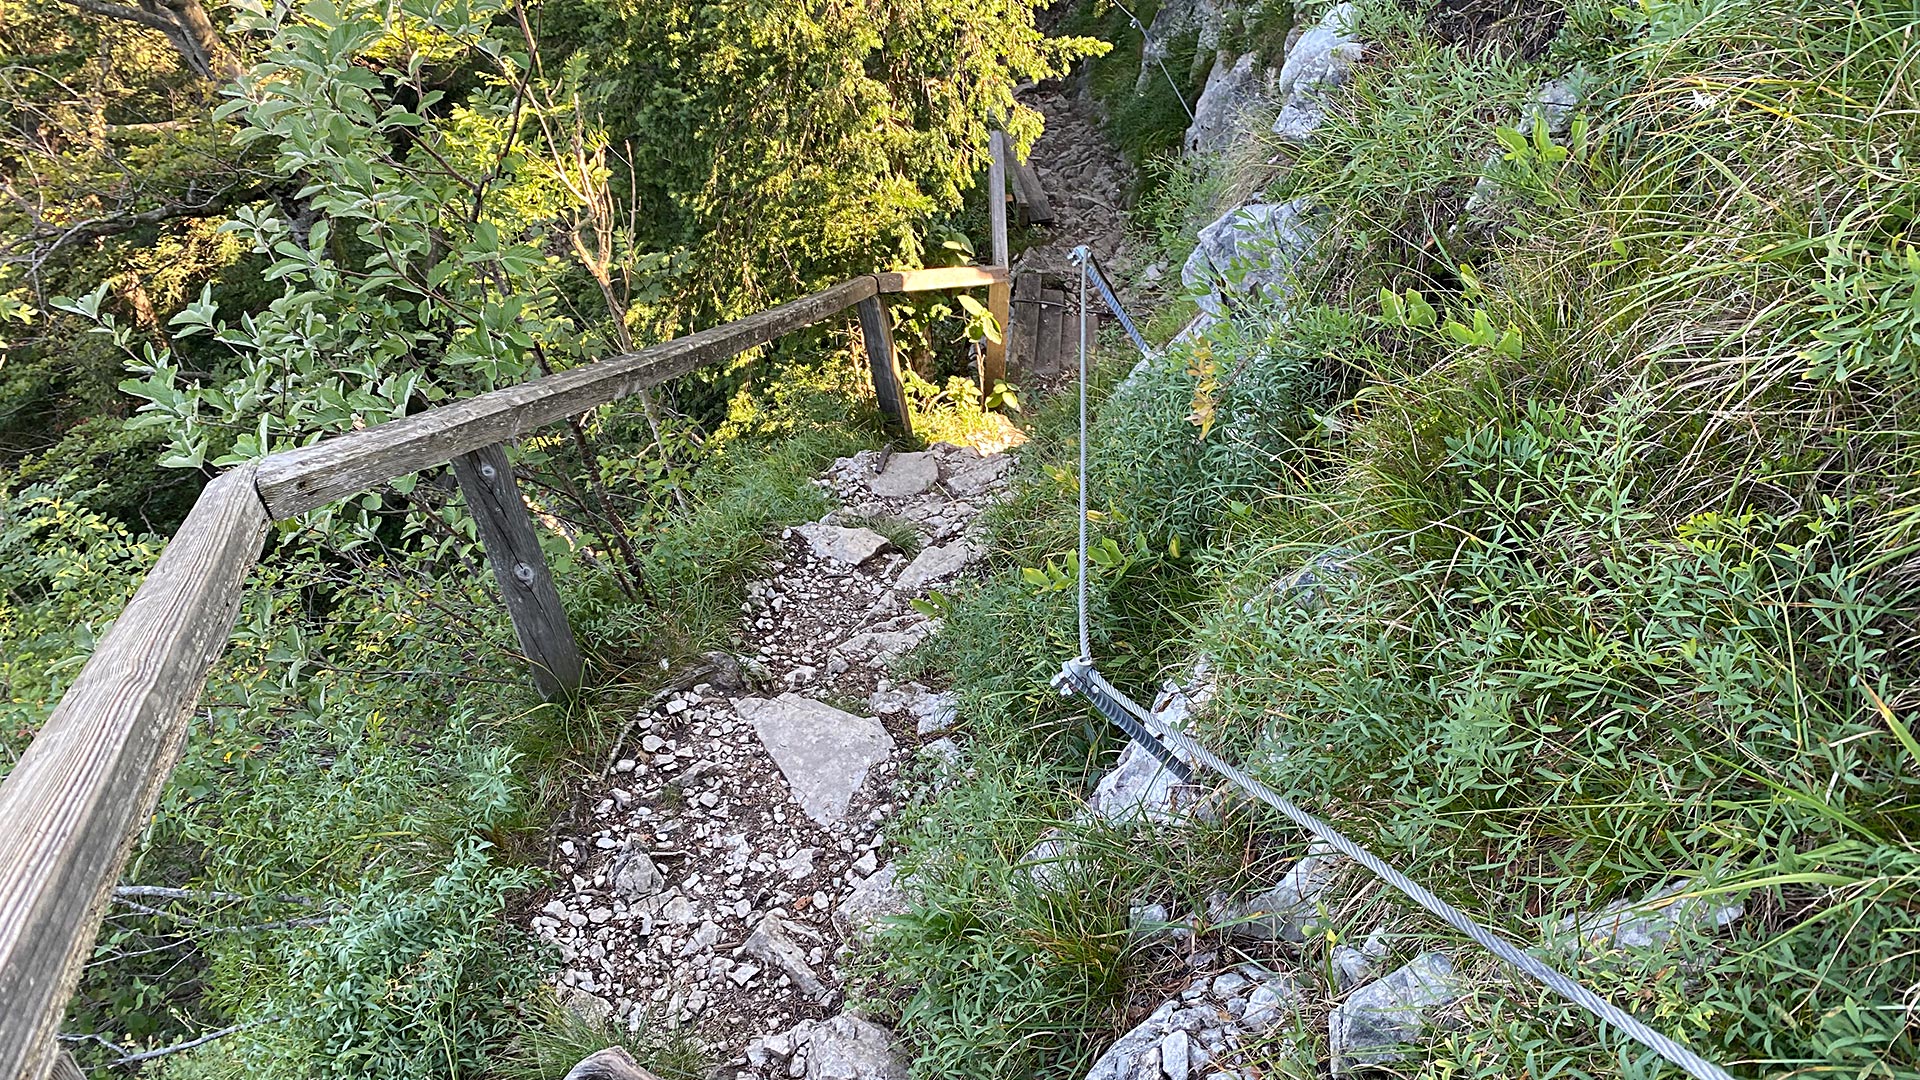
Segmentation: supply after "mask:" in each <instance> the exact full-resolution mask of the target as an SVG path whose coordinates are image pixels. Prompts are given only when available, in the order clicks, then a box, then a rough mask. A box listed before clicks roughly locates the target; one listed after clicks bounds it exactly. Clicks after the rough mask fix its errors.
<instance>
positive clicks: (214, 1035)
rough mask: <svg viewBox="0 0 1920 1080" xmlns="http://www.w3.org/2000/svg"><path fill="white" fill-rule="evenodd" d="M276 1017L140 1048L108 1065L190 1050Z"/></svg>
mask: <svg viewBox="0 0 1920 1080" xmlns="http://www.w3.org/2000/svg"><path fill="white" fill-rule="evenodd" d="M278 1019H280V1018H279V1017H277V1016H263V1017H261V1018H260V1019H258V1020H249V1021H247V1022H246V1023H244V1024H235V1025H233V1026H232V1027H224V1028H221V1029H220V1030H219V1031H209V1032H207V1033H206V1034H205V1035H202V1036H200V1037H199V1038H197V1039H188V1040H187V1041H186V1042H183V1043H174V1044H173V1045H172V1046H163V1047H161V1048H160V1049H158V1050H142V1051H141V1052H140V1053H138V1054H128V1055H126V1056H125V1057H123V1058H121V1059H120V1060H118V1061H114V1062H110V1063H109V1064H108V1067H109V1068H114V1067H117V1066H122V1065H137V1064H139V1063H140V1062H142V1061H152V1060H153V1059H154V1058H160V1057H166V1056H167V1055H168V1054H177V1053H179V1052H180V1051H182V1050H191V1049H193V1048H194V1047H196V1046H205V1045H206V1044H208V1043H210V1042H212V1041H213V1040H215V1039H224V1038H226V1037H227V1036H229V1035H232V1034H235V1033H237V1032H241V1031H245V1030H247V1029H248V1028H257V1027H259V1026H260V1025H262V1024H271V1023H273V1022H274V1021H276V1020H278Z"/></svg>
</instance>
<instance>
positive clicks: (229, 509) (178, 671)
mask: <svg viewBox="0 0 1920 1080" xmlns="http://www.w3.org/2000/svg"><path fill="white" fill-rule="evenodd" d="M1007 273H1008V272H1007V268H1006V267H1005V266H993V267H953V268H943V269H933V270H906V271H892V272H888V273H882V274H865V275H862V276H860V277H856V278H853V279H851V280H848V281H844V282H841V283H840V284H838V285H834V286H832V287H830V288H827V289H823V290H821V291H820V292H817V293H813V294H811V295H809V296H805V297H802V298H800V299H798V300H795V301H793V302H791V303H787V304H782V305H780V306H779V307H775V308H770V309H768V310H766V311H762V312H758V313H756V314H753V315H749V316H747V317H746V318H743V319H738V320H735V321H733V322H729V323H726V324H723V325H721V326H716V327H713V328H711V329H708V330H702V331H699V332H698V333H694V334H689V335H687V336H686V337H681V338H675V339H674V340H672V341H667V342H663V343H661V344H659V345H655V346H652V347H651V348H647V349H642V350H640V351H638V352H634V353H628V354H624V355H620V356H614V357H609V358H608V359H605V360H599V361H595V362H593V363H589V364H582V365H581V366H579V367H576V368H571V369H568V370H566V371H562V372H557V373H555V374H553V375H548V376H544V377H542V378H538V379H532V380H529V381H528V382H525V383H522V384H520V385H518V386H512V387H507V388H505V389H501V390H495V391H492V392H490V393H485V394H480V395H477V396H475V397H472V398H467V399H465V400H462V401H458V402H454V403H452V404H449V405H445V406H441V407H439V408H435V409H430V410H428V411H426V412H423V413H418V414H415V415H413V416H408V417H403V418H401V419H398V420H393V421H389V422H387V423H384V424H380V425H377V426H375V427H371V428H367V429H366V430H364V431H356V432H352V433H350V434H345V435H338V436H335V437H332V438H328V439H323V440H321V441H319V442H316V443H314V444H312V445H310V446H304V447H300V448H299V449H296V450H288V451H283V452H281V453H277V454H271V455H268V456H267V457H265V458H263V459H261V460H260V461H258V462H255V463H250V464H247V465H243V466H240V467H238V468H235V469H232V470H229V471H228V472H226V473H223V474H222V475H220V476H219V477H216V478H215V479H214V480H213V482H212V483H210V484H208V485H207V487H206V489H205V490H204V491H202V492H201V494H200V498H199V501H197V502H196V503H194V506H193V509H192V510H191V511H190V512H189V513H188V515H187V518H186V520H185V521H184V522H183V523H182V524H181V526H180V529H179V531H178V532H176V533H175V534H174V536H173V539H172V540H171V541H169V542H168V544H167V546H166V548H165V549H164V550H163V551H162V552H161V553H160V558H159V560H158V561H157V562H155V564H154V567H153V569H152V570H151V571H150V572H149V573H148V574H147V577H146V580H145V581H143V582H141V584H140V588H139V590H138V591H137V592H135V593H134V596H133V599H132V600H131V601H130V602H129V603H128V604H127V607H126V609H125V610H124V611H122V612H121V614H120V617H119V618H118V619H116V620H115V621H114V624H113V626H112V628H111V629H110V630H108V632H107V634H106V636H105V637H103V638H102V639H101V641H100V644H99V646H98V647H97V648H96V649H95V650H94V652H93V655H92V656H91V657H90V658H88V660H87V662H86V665H85V666H84V667H82V668H81V670H80V674H79V676H78V677H77V678H76V679H75V680H74V682H73V685H72V686H71V687H69V688H68V690H67V692H66V693H65V694H64V695H62V697H61V698H60V702H59V704H58V705H57V706H56V707H55V709H54V711H53V714H52V715H51V716H49V717H48V718H47V722H46V724H45V725H43V726H42V727H41V729H40V732H39V734H38V735H37V736H36V737H35V738H34V739H33V741H32V743H31V744H29V745H28V747H27V750H26V752H25V753H24V754H23V755H21V758H20V761H19V763H18V764H17V765H15V766H14V768H13V771H12V772H11V773H9V774H8V775H7V776H6V777H5V779H4V781H0V1078H6V1077H19V1078H22V1080H41V1078H43V1077H45V1076H47V1074H48V1072H49V1071H50V1070H51V1069H52V1068H53V1065H54V1061H55V1059H56V1057H58V1056H59V1054H60V1052H59V1050H58V1048H57V1044H56V1041H55V1035H56V1034H57V1032H58V1028H59V1023H60V1019H61V1017H62V1016H63V1015H64V1013H65V1004H66V1001H67V999H68V998H70V997H71V996H72V994H73V990H74V987H75V985H76V984H77V983H78V981H79V978H80V973H81V970H82V968H83V967H84V963H85V960H86V956H87V953H88V950H89V948H90V946H91V945H92V942H93V939H94V936H95V934H96V933H97V932H98V930H99V926H100V921H101V919H102V917H103V916H104V914H105V907H106V902H107V897H108V894H109V892H110V890H111V888H112V886H113V884H114V882H115V880H117V879H118V877H119V875H120V869H121V866H122V865H123V864H124V863H125V861H126V858H127V856H128V854H129V853H130V852H131V851H132V849H133V845H134V843H135V841H136V840H137V839H138V837H139V835H140V832H141V830H142V829H143V828H144V826H145V823H146V821H147V819H148V818H149V817H150V816H151V815H152V813H153V807H154V805H155V803H156V802H157V801H158V800H159V797H160V792H161V789H162V787H163V786H164V784H165V782H166V778H167V774H168V773H169V772H171V771H172V769H173V766H174V763H175V761H176V759H177V758H178V757H179V753H180V749H181V747H182V745H183V744H184V742H185V738H186V732H187V726H188V719H189V717H190V716H191V714H192V711H193V707H194V704H195V702H196V701H197V700H198V698H199V694H200V690H201V688H202V685H203V684H204V683H205V681H206V677H207V672H208V671H209V670H211V669H212V667H213V663H214V661H215V660H217V659H218V658H219V656H220V653H221V652H222V651H224V649H225V647H226V643H227V639H228V637H229V636H230V635H231V634H232V631H233V624H234V620H235V618H236V617H237V616H238V614H239V606H240V597H241V592H242V590H243V588H244V586H245V584H246V580H247V576H248V574H249V573H250V572H251V571H252V569H253V566H254V564H255V563H256V562H257V561H258V560H259V558H260V553H261V549H262V546H263V544H264V542H265V538H266V534H267V529H268V527H269V525H270V524H271V522H272V521H274V520H278V519H282V518H287V517H292V516H293V515H296V514H299V513H301V512H303V511H306V510H311V509H313V508H315V507H318V506H322V505H325V504H326V503H328V502H332V501H334V500H336V499H342V498H346V497H348V496H350V495H354V494H357V493H359V492H361V491H363V490H365V489H367V488H369V487H372V486H373V485H375V484H379V483H382V482H384V481H387V480H392V479H394V478H396V477H399V476H404V475H406V474H408V473H411V472H416V471H418V470H420V469H424V468H430V467H432V466H435V465H439V464H442V463H445V462H448V461H451V460H453V459H455V458H457V457H462V456H468V458H469V460H468V461H467V462H465V463H464V464H466V465H468V466H469V468H467V469H466V471H467V472H468V473H469V474H470V475H469V476H468V477H467V478H466V479H465V481H464V482H463V488H465V487H469V486H471V487H473V488H476V489H478V488H481V487H483V486H484V487H487V488H489V489H490V490H487V491H485V492H479V491H468V492H467V494H468V502H469V505H470V507H471V508H472V509H473V511H474V512H475V513H476V515H479V514H486V515H489V516H490V517H491V518H493V519H494V520H492V521H491V522H490V523H489V524H490V525H492V526H494V528H493V529H492V530H491V531H489V530H485V529H483V535H490V536H492V537H493V539H491V540H489V541H486V542H485V544H484V546H486V547H488V548H489V550H488V552H487V554H488V558H489V560H490V561H492V562H493V563H494V566H495V570H496V572H497V573H507V574H510V575H512V576H513V577H514V578H516V579H518V580H520V581H522V582H525V581H527V577H526V575H528V574H533V575H535V576H537V577H542V578H544V576H545V575H546V573H547V571H546V567H545V565H544V560H543V559H541V558H540V556H539V552H538V546H537V544H532V545H529V544H528V543H526V542H525V540H526V537H524V536H518V534H517V532H516V530H517V528H518V524H519V523H518V522H516V521H515V520H512V519H513V517H514V515H522V516H524V513H525V506H524V504H523V503H521V502H520V500H519V499H518V498H517V494H516V493H514V492H513V489H512V488H511V480H512V478H511V476H503V474H502V469H501V468H500V462H501V461H503V460H504V459H503V458H501V457H498V456H494V455H491V454H490V453H489V452H488V451H489V448H491V447H496V446H498V445H499V444H501V443H503V442H506V441H507V440H510V439H512V438H514V437H515V436H518V435H522V434H525V433H527V432H529V431H533V430H535V429H537V428H539V427H542V426H544V425H546V424H550V423H553V422H555V421H558V420H562V419H565V418H566V417H568V416H574V415H578V414H580V413H583V412H586V411H588V410H590V409H593V408H595V407H597V406H600V405H605V404H608V403H610V402H613V401H615V400H618V399H619V398H622V397H626V396H629V395H632V394H635V393H638V392H639V391H641V390H644V389H647V388H648V387H652V386H657V385H659V384H661V383H663V382H666V381H667V380H669V379H672V378H675V377H677V376H679V375H683V374H686V373H687V372H689V371H692V370H694V369H695V368H698V367H701V366H703V365H706V364H711V363H715V362H717V361H720V360H724V359H727V358H729V357H732V356H735V355H738V354H739V353H742V352H745V351H746V350H748V349H750V348H753V347H754V346H756V345H762V344H765V343H766V342H769V341H772V340H773V339H775V338H777V337H780V336H781V335H783V334H787V333H790V332H792V331H794V330H798V329H801V328H803V327H806V326H811V325H813V324H815V323H818V322H820V321H822V320H824V319H827V318H830V317H831V316H833V315H835V314H838V313H840V312H843V311H845V310H847V309H848V308H851V307H855V306H860V305H865V307H866V309H865V310H863V312H862V316H863V318H862V322H863V327H862V329H863V336H864V338H865V340H866V342H867V347H868V351H869V353H870V354H871V353H874V352H876V351H884V352H887V353H889V354H890V353H891V350H892V340H891V335H890V334H888V333H887V332H886V326H885V318H884V312H881V311H879V310H877V309H875V308H873V305H871V304H867V303H866V302H868V301H872V300H874V299H875V298H876V297H878V296H880V295H883V294H890V293H905V292H919V291H925V290H932V289H959V288H975V287H981V286H985V287H988V288H990V289H992V288H1004V287H1005V283H1006V281H1007ZM869 360H870V361H871V362H872V363H873V364H874V365H875V379H874V385H875V389H876V391H877V392H878V393H880V394H881V396H882V402H881V405H882V409H883V411H884V412H886V413H887V414H888V415H889V417H890V418H894V419H897V421H898V422H900V423H904V422H905V421H906V416H905V400H904V397H902V396H901V390H900V386H899V380H898V377H897V375H896V374H895V373H894V368H893V357H892V356H891V355H886V356H875V355H870V356H869ZM989 389H990V388H989ZM489 463H491V464H492V465H493V471H492V473H491V474H488V473H487V471H486V467H487V465H488V464H489ZM516 536H518V539H516ZM536 562H537V563H539V564H540V565H538V566H534V565H533V564H534V563H536ZM506 580H507V579H506V578H502V581H503V584H504V583H505V581H506ZM547 585H548V587H550V582H547ZM533 586H534V587H533V588H531V589H530V590H529V593H528V596H527V597H526V598H522V602H521V603H519V604H516V603H514V600H515V597H514V596H513V595H512V594H511V590H509V596H508V600H509V611H510V612H513V613H514V615H515V618H516V620H520V619H522V618H526V619H529V620H532V619H534V618H536V617H537V618H538V619H539V620H541V621H542V622H543V623H544V624H545V625H544V627H535V626H534V625H533V624H532V623H531V622H529V623H528V624H525V625H523V624H522V623H520V622H519V621H516V629H517V630H518V631H520V633H521V640H522V643H523V646H524V645H525V643H526V642H527V641H529V640H530V639H529V633H530V631H533V630H536V629H538V630H540V631H541V632H542V633H550V632H551V631H552V630H553V626H552V624H553V620H554V618H555V612H556V610H557V604H556V603H555V599H556V598H555V597H552V596H549V595H547V594H546V593H545V592H542V591H541V588H540V586H541V582H538V581H536V582H533ZM523 613H537V614H523ZM561 619H562V621H561V625H562V626H564V617H563V615H562V617H561ZM568 636H569V640H568V641H567V642H565V643H563V646H564V647H555V648H553V649H551V650H549V652H548V653H547V654H545V655H544V656H534V657H533V659H534V660H535V662H536V665H541V664H542V663H544V664H545V666H546V668H547V671H546V675H547V678H546V679H543V680H542V686H543V688H548V689H552V688H559V689H565V685H564V684H565V683H566V681H567V679H566V675H567V672H564V671H561V670H559V669H561V668H564V667H565V666H566V661H565V655H564V653H565V647H571V640H570V632H569V635H568ZM529 652H530V653H532V652H533V650H531V649H530V650H529ZM554 657H559V658H560V659H559V660H557V661H556V660H554V659H553V658H554ZM575 659H576V660H577V657H576V658H575ZM572 678H573V679H574V680H576V685H577V679H578V678H579V674H578V670H577V666H576V667H575V668H574V670H573V672H572Z"/></svg>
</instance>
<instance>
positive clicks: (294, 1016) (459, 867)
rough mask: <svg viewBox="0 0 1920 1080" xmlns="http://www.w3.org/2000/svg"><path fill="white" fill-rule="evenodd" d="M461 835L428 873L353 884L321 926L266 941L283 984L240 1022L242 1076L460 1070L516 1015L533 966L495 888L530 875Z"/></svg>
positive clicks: (478, 1058) (502, 889)
mask: <svg viewBox="0 0 1920 1080" xmlns="http://www.w3.org/2000/svg"><path fill="white" fill-rule="evenodd" d="M533 880H534V876H533V875H532V874H531V873H529V872H527V871H524V870H511V869H504V868H501V867H498V866H496V865H494V863H493V860H492V859H491V858H490V856H489V854H488V852H487V850H486V848H485V846H484V845H481V844H471V843H469V844H462V845H460V846H459V847H458V848H457V849H456V850H455V851H454V853H453V856H452V858H451V860H450V861H449V862H448V863H447V866H446V868H445V869H444V870H443V871H442V872H441V873H440V874H439V875H438V876H436V877H435V878H434V879H433V880H432V881H431V882H430V883H427V884H425V885H424V886H423V885H422V884H421V883H418V882H413V881H408V880H406V879H405V878H404V877H401V876H399V875H388V876H385V877H382V878H380V879H377V880H374V881H370V882H368V883H367V884H366V885H364V886H363V887H362V888H361V890H360V893H359V896H358V897H357V898H356V899H355V901H354V904H353V906H352V907H351V908H349V909H348V910H347V911H345V912H343V913H341V914H339V915H336V916H335V917H334V918H333V920H332V921H331V922H330V923H328V924H327V926H326V927H325V929H324V930H320V931H317V932H309V933H308V934H302V935H299V936H296V937H291V938H289V939H287V940H284V941H282V942H281V944H280V945H279V947H278V948H277V949H276V952H277V953H278V957H277V958H278V959H279V960H280V962H281V963H283V964H284V965H285V966H286V978H287V981H288V986H287V988H286V989H285V990H282V991H281V992H279V993H274V994H269V995H266V999H265V1000H264V1001H263V1002H262V1003H261V1004H260V1005H259V1008H260V1010H261V1011H262V1012H265V1013H268V1014H271V1015H275V1016H278V1017H280V1018H281V1019H280V1020H279V1021H277V1022H275V1023H273V1024H271V1025H269V1026H268V1027H267V1028H264V1029H258V1031H257V1033H256V1032H249V1033H248V1034H249V1036H250V1039H249V1041H250V1042H252V1043H253V1045H252V1047H250V1048H249V1049H248V1050H247V1051H246V1052H245V1053H244V1056H243V1058H242V1060H243V1061H244V1069H245V1075H250V1076H265V1077H277V1076H287V1077H297V1076H298V1077H305V1076H337V1077H361V1076H367V1075H375V1076H383V1077H401V1078H411V1077H421V1078H425V1077H441V1076H464V1075H469V1074H471V1073H473V1072H475V1071H478V1070H479V1069H480V1068H481V1067H483V1066H484V1065H485V1064H486V1062H487V1060H488V1058H489V1055H488V1054H487V1050H488V1048H490V1047H492V1046H495V1045H498V1044H499V1043H501V1042H503V1041H504V1040H506V1039H507V1038H509V1037H510V1036H512V1035H513V1034H514V1032H515V1030H516V1028H518V1027H519V1026H520V1025H521V1024H522V1023H523V1022H524V1021H523V1019H522V1018H521V1017H520V1016H519V1015H517V1011H516V1009H515V1008H514V1006H513V1003H514V1002H517V1001H521V1000H524V999H525V998H526V997H527V996H529V994H530V992H531V991H532V989H533V987H534V985H535V980H536V976H535V975H534V971H533V969H532V967H531V965H528V964H527V963H526V962H525V960H524V959H523V957H522V955H520V954H522V953H524V952H525V951H526V950H527V948H528V944H527V943H526V942H525V941H523V940H521V939H520V937H519V936H518V935H515V934H513V933H511V932H509V931H507V930H506V929H505V928H504V927H503V926H502V925H501V916H502V914H503V913H504V911H505V907H506V902H507V896H508V894H509V893H512V892H514V891H516V890H519V889H523V888H525V887H526V886H528V885H530V884H532V882H533Z"/></svg>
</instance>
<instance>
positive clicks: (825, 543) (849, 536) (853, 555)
mask: <svg viewBox="0 0 1920 1080" xmlns="http://www.w3.org/2000/svg"><path fill="white" fill-rule="evenodd" d="M793 531H794V532H796V533H798V534H800V537H801V539H803V540H805V541H806V542H807V547H809V548H811V549H812V550H813V553H814V554H815V555H817V556H819V557H820V558H822V559H832V560H833V561H834V562H837V563H841V564H843V565H846V566H859V565H860V564H861V563H863V562H866V561H867V560H868V559H871V558H873V557H874V556H875V555H878V554H880V552H881V551H883V550H885V549H886V548H888V547H890V546H892V541H890V540H888V539H887V538H886V537H884V536H881V535H880V534H879V533H877V532H874V531H873V530H872V529H849V528H845V527H843V526H839V525H823V524H821V523H819V522H813V523H812V524H808V525H801V526H799V527H797V528H795V529H794V530H793Z"/></svg>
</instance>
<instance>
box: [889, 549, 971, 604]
mask: <svg viewBox="0 0 1920 1080" xmlns="http://www.w3.org/2000/svg"><path fill="white" fill-rule="evenodd" d="M978 557H979V552H978V551H976V550H975V549H974V547H973V545H971V544H969V543H967V542H966V541H964V540H955V541H954V542H952V543H950V544H941V545H939V546H937V547H927V548H922V549H921V550H920V554H918V555H915V556H914V557H913V561H912V562H910V563H908V564H907V568H906V569H905V570H902V571H900V577H899V579H898V580H896V581H895V582H894V583H893V589H894V591H895V592H897V593H899V594H900V595H902V596H909V597H913V596H920V595H921V594H923V593H924V592H926V590H927V587H928V586H930V585H932V584H934V583H935V582H938V581H945V580H946V579H948V578H950V577H952V576H954V575H955V574H958V573H959V572H960V571H962V570H965V569H966V568H967V565H968V564H969V563H971V562H973V560H974V559H976V558H978Z"/></svg>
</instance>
